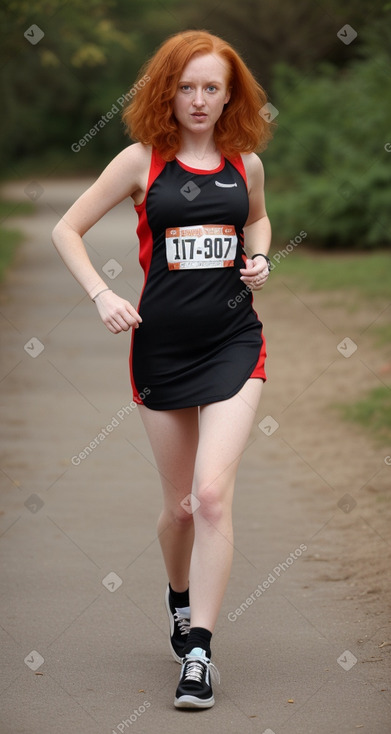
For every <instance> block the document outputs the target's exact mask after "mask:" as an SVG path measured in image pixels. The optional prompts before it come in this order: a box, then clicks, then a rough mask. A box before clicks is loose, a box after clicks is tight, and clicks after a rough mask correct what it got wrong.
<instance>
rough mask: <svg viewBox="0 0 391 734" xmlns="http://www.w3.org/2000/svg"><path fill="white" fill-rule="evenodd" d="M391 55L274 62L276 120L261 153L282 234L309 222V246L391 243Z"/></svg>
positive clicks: (277, 235)
mask: <svg viewBox="0 0 391 734" xmlns="http://www.w3.org/2000/svg"><path fill="white" fill-rule="evenodd" d="M390 60H391V59H390V55H389V53H388V52H387V50H382V49H380V50H377V52H376V53H374V54H373V55H370V54H368V55H367V56H366V57H365V58H361V59H356V60H355V61H353V62H351V64H350V66H349V67H348V68H345V69H344V70H343V71H341V70H339V69H338V68H336V67H335V66H332V65H330V64H322V65H320V66H319V67H318V69H317V71H316V74H313V73H311V75H309V76H303V74H302V72H299V71H297V70H295V69H293V68H291V67H288V66H286V65H278V66H277V67H276V68H275V78H274V82H273V90H274V95H273V99H272V102H273V104H274V106H275V107H277V109H278V110H279V115H278V116H277V118H276V122H277V123H278V127H277V130H276V133H275V137H274V140H273V141H272V143H271V144H270V146H269V149H268V150H267V151H265V152H264V153H263V154H262V159H263V161H264V164H265V169H266V176H267V193H268V199H267V204H268V213H269V216H270V218H271V219H272V224H273V230H274V235H275V238H276V239H277V241H284V240H289V239H290V238H291V237H293V236H294V235H295V234H297V232H300V230H302V229H304V230H305V231H306V232H307V233H308V238H307V240H306V245H307V244H308V245H312V246H314V245H315V246H320V247H326V248H330V249H331V248H349V249H351V248H374V247H385V246H387V247H389V246H390V245H391V207H390V189H391V130H390V119H391V95H390V94H389V92H388V91H387V90H389V66H390ZM387 143H389V144H390V145H389V147H390V152H387V150H386V149H385V145H386V144H387Z"/></svg>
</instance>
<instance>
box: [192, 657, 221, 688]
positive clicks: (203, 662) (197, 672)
mask: <svg viewBox="0 0 391 734" xmlns="http://www.w3.org/2000/svg"><path fill="white" fill-rule="evenodd" d="M205 668H206V670H209V673H210V677H211V680H212V681H213V683H220V673H219V671H218V670H217V668H216V666H215V665H213V663H211V662H210V660H208V659H207V658H206V659H205V658H200V657H197V656H196V655H189V656H186V662H185V671H184V680H185V681H188V680H194V681H197V682H198V683H201V681H202V678H203V675H204V672H205Z"/></svg>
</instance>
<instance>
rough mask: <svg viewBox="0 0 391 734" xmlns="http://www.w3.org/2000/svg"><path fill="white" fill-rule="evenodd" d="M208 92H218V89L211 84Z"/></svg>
mask: <svg viewBox="0 0 391 734" xmlns="http://www.w3.org/2000/svg"><path fill="white" fill-rule="evenodd" d="M207 90H208V92H217V87H215V85H214V84H209V86H208V87H207Z"/></svg>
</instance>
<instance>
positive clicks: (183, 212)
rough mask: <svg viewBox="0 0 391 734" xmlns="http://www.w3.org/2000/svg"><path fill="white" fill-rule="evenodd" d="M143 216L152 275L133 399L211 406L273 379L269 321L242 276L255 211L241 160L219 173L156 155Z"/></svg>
mask: <svg viewBox="0 0 391 734" xmlns="http://www.w3.org/2000/svg"><path fill="white" fill-rule="evenodd" d="M135 210H136V212H137V214H138V217H139V223H138V227H137V235H138V237H139V241H140V255H139V258H140V264H141V266H142V268H143V270H144V273H145V281H144V286H143V290H142V293H141V297H140V302H139V305H138V311H139V313H140V316H141V318H142V320H143V321H142V323H141V324H140V326H139V328H138V329H133V334H132V343H131V349H130V360H129V361H130V375H131V382H132V387H133V399H134V400H135V402H136V403H139V404H140V403H142V404H144V405H146V406H147V407H148V408H152V409H153V410H172V409H177V408H188V407H191V406H197V405H206V404H207V403H214V402H217V401H220V400H226V399H227V398H230V397H232V396H233V395H235V394H236V393H237V392H238V391H239V390H240V389H241V387H242V386H243V385H244V383H245V382H246V380H248V378H250V377H255V378H261V379H262V380H266V375H265V371H264V362H265V358H266V348H265V341H264V337H263V334H262V323H261V322H260V321H259V319H258V316H257V314H256V312H255V311H254V309H253V298H252V294H251V291H250V290H249V289H247V288H246V286H245V285H244V283H243V281H241V280H240V272H239V269H240V268H243V267H244V264H245V261H246V256H245V253H244V249H243V226H244V224H245V222H246V219H247V216H248V210H249V202H248V192H247V185H246V173H245V169H244V165H243V161H242V159H241V156H238V157H237V158H235V159H230V160H228V159H227V158H224V157H222V158H221V162H220V165H219V166H218V168H215V169H214V170H212V171H204V170H198V169H195V168H190V167H189V166H186V165H185V164H184V163H182V162H181V161H179V160H178V159H175V160H173V161H169V162H167V161H164V160H163V159H162V158H161V157H160V155H159V154H158V153H157V151H156V150H153V151H152V158H151V166H150V171H149V178H148V185H147V191H146V194H145V198H144V201H143V202H142V203H141V204H138V205H135Z"/></svg>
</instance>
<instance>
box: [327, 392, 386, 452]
mask: <svg viewBox="0 0 391 734" xmlns="http://www.w3.org/2000/svg"><path fill="white" fill-rule="evenodd" d="M337 407H338V410H339V411H340V413H341V415H342V417H343V418H344V419H345V420H348V421H352V422H354V423H359V424H360V425H361V426H364V428H366V429H367V431H369V433H370V434H371V436H372V438H373V439H374V441H376V442H377V443H380V444H382V445H386V444H389V443H390V439H391V389H390V388H388V387H375V388H374V389H373V390H370V391H369V392H368V393H367V394H366V395H365V396H364V397H363V398H362V400H358V401H357V402H355V403H353V404H351V405H339V406H337Z"/></svg>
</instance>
